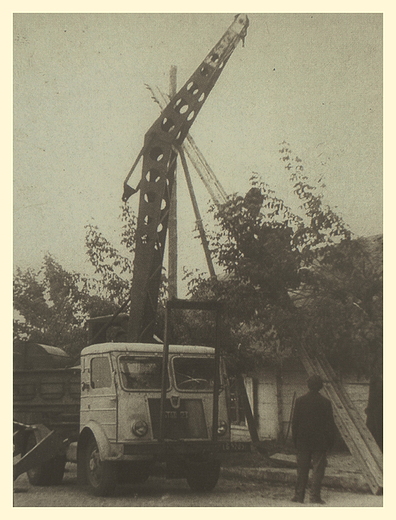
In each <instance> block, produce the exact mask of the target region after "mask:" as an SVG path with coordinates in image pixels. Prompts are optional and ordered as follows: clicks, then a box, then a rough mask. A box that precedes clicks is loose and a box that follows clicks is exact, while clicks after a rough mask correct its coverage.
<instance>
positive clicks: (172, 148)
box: [123, 14, 249, 342]
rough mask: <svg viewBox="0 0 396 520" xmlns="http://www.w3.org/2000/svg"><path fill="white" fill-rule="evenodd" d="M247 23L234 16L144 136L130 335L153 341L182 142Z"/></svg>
mask: <svg viewBox="0 0 396 520" xmlns="http://www.w3.org/2000/svg"><path fill="white" fill-rule="evenodd" d="M248 25H249V20H248V17H247V16H246V15H245V14H239V15H236V16H235V19H234V22H233V23H232V24H231V25H230V27H229V28H228V29H227V31H226V32H225V34H224V35H223V37H222V38H221V39H220V41H219V42H218V43H217V45H216V46H215V47H214V48H213V49H212V50H211V51H210V53H209V54H208V55H207V56H206V58H205V59H204V60H203V62H202V63H201V64H200V65H199V67H198V68H197V69H196V71H195V72H194V73H193V74H192V76H191V77H190V78H189V79H188V81H187V82H186V83H185V85H184V86H183V87H182V88H181V89H180V90H179V92H178V93H177V94H176V95H175V96H174V97H173V99H172V100H171V101H170V102H169V104H168V105H167V107H166V108H165V109H164V111H163V112H162V114H161V115H160V117H159V118H158V119H157V120H156V121H155V123H154V124H153V125H152V126H151V128H150V129H149V130H148V132H147V133H146V135H145V138H144V145H143V148H142V151H141V152H140V154H139V157H143V167H142V176H141V180H140V182H139V185H138V188H137V189H139V190H140V199H139V211H138V223H137V230H136V246H135V261H134V270H133V279H132V288H131V310H130V318H129V326H128V341H131V342H137V341H142V342H149V341H152V337H153V332H154V326H155V319H156V311H157V301H158V293H159V286H160V279H161V270H162V263H163V255H164V249H165V240H166V232H167V227H168V216H169V206H170V199H171V194H172V186H173V181H174V174H175V166H176V158H177V154H178V148H179V147H180V146H181V144H182V143H183V141H184V139H185V137H186V136H187V133H188V131H189V129H190V127H191V125H192V124H193V122H194V121H195V118H196V117H197V115H198V113H199V111H200V110H201V108H202V106H203V104H204V102H205V100H206V98H207V96H208V94H209V93H210V91H211V90H212V88H213V86H214V85H215V83H216V81H217V79H218V77H219V76H220V74H221V72H222V70H223V68H224V65H225V64H226V63H227V61H228V59H229V58H230V56H231V54H232V52H233V51H234V49H235V47H236V46H237V45H238V43H239V41H240V40H241V39H242V40H243V39H244V38H245V36H246V32H247V28H248ZM136 164H137V162H135V164H134V166H133V167H132V169H131V171H130V173H129V175H128V176H127V178H126V180H125V182H124V195H123V200H124V201H126V200H128V198H129V197H130V195H132V194H133V193H135V192H136V190H135V189H133V188H132V187H131V186H130V185H129V184H128V181H129V178H130V176H131V174H132V171H133V169H134V167H135V166H136Z"/></svg>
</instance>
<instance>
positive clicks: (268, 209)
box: [188, 143, 382, 375]
mask: <svg viewBox="0 0 396 520" xmlns="http://www.w3.org/2000/svg"><path fill="white" fill-rule="evenodd" d="M280 153H281V158H280V159H281V162H282V163H283V164H284V165H285V168H286V170H287V171H288V173H289V181H290V182H291V183H292V187H293V193H294V196H295V200H296V201H297V204H298V205H297V207H296V209H295V210H293V209H291V207H289V206H288V205H286V204H285V202H284V201H283V200H282V199H280V198H279V197H277V196H276V194H275V192H274V191H273V190H271V189H270V188H269V186H268V185H267V184H265V183H264V182H263V181H262V180H261V179H260V176H259V175H258V174H257V173H255V174H253V176H252V178H251V189H250V190H249V191H248V192H247V193H246V195H244V196H243V195H240V194H234V195H232V196H231V197H229V199H228V201H227V202H226V204H224V205H223V206H221V207H213V208H212V211H213V212H214V216H215V219H216V221H217V222H218V224H219V229H218V230H217V231H216V232H214V233H212V236H211V247H212V251H213V254H214V256H215V257H216V259H217V262H218V264H219V265H220V266H221V267H222V268H223V270H224V272H225V276H220V277H219V278H218V279H217V280H208V279H204V278H202V277H197V276H196V275H195V274H194V273H189V275H188V278H189V290H190V294H191V296H192V297H193V298H202V297H212V298H216V299H222V300H224V301H225V302H226V308H227V327H228V329H229V330H230V335H229V337H228V338H227V341H228V344H229V345H232V347H231V350H232V351H233V353H234V356H235V364H237V365H238V366H239V367H240V366H252V365H254V364H255V363H257V361H259V362H261V363H273V364H274V363H275V364H278V365H279V364H282V362H283V360H284V359H286V358H290V357H293V356H294V355H296V354H297V351H296V346H297V345H298V344H299V343H300V342H301V341H303V342H304V343H305V344H306V345H308V347H309V348H310V349H311V350H312V351H313V352H314V351H315V350H320V351H322V352H325V353H326V354H327V355H329V356H330V358H331V360H332V361H333V366H335V368H337V369H339V370H340V371H344V372H345V371H348V370H350V371H352V370H354V371H358V372H359V373H365V374H366V375H368V374H369V373H370V370H371V368H372V366H373V365H372V361H373V359H376V360H378V359H379V358H380V352H381V351H382V350H381V349H382V336H381V330H382V316H381V312H380V311H381V308H382V307H381V306H382V263H381V260H380V256H378V255H377V262H374V264H373V257H372V255H371V256H370V254H369V251H368V250H367V248H366V249H365V248H363V247H362V242H361V241H359V240H352V234H351V232H350V230H349V229H348V227H347V225H346V224H345V223H344V221H343V219H342V218H341V217H340V216H339V215H337V214H336V213H335V212H334V211H333V210H332V209H331V208H330V207H329V206H328V205H327V204H325V202H324V197H323V193H322V190H323V189H324V188H325V186H324V184H323V183H321V179H320V180H319V181H318V182H317V183H316V185H315V186H313V185H312V183H310V182H309V179H308V176H307V174H306V172H305V170H304V166H303V164H302V160H301V159H300V158H299V157H297V156H295V155H294V154H293V153H292V151H291V149H290V147H289V146H288V145H287V143H282V147H281V150H280ZM370 262H371V263H370Z"/></svg>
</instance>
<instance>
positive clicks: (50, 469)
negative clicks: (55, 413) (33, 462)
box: [26, 433, 66, 486]
mask: <svg viewBox="0 0 396 520" xmlns="http://www.w3.org/2000/svg"><path fill="white" fill-rule="evenodd" d="M36 443H37V441H36V436H35V435H34V433H32V434H31V435H30V436H29V438H28V441H27V445H26V453H27V452H28V451H30V450H31V449H32V448H33V447H34V446H35V445H36ZM65 466H66V456H65V455H61V456H59V457H54V458H53V459H50V460H47V461H46V462H44V463H43V464H40V465H39V466H36V467H34V468H31V469H29V470H28V471H27V472H26V473H27V476H28V479H29V482H30V484H32V486H58V485H59V484H61V483H62V480H63V475H64V473H65Z"/></svg>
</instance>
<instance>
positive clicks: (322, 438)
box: [292, 391, 336, 451]
mask: <svg viewBox="0 0 396 520" xmlns="http://www.w3.org/2000/svg"><path fill="white" fill-rule="evenodd" d="M335 432H336V426H335V423H334V417H333V410H332V407H331V402H330V401H329V400H328V399H326V397H323V395H321V394H320V393H319V392H313V391H309V392H308V393H307V394H305V395H303V396H301V397H298V398H297V399H296V403H295V408H294V413H293V419H292V434H293V442H294V445H295V447H296V448H297V449H298V450H309V451H326V450H329V449H331V448H332V447H333V444H334V440H335Z"/></svg>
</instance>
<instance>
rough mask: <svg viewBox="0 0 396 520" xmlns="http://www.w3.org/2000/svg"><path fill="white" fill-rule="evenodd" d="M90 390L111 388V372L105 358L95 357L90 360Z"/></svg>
mask: <svg viewBox="0 0 396 520" xmlns="http://www.w3.org/2000/svg"><path fill="white" fill-rule="evenodd" d="M91 386H92V388H109V387H110V386H111V370H110V363H109V359H108V358H107V357H97V358H93V359H92V360H91Z"/></svg>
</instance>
